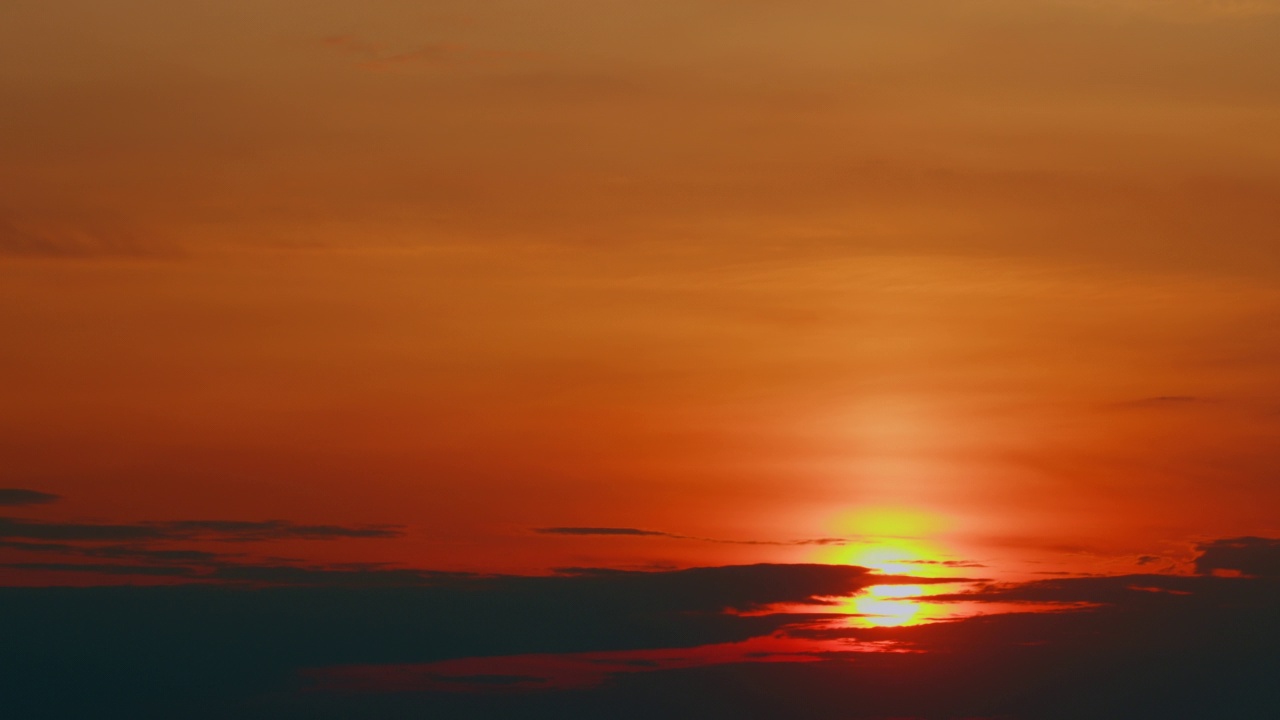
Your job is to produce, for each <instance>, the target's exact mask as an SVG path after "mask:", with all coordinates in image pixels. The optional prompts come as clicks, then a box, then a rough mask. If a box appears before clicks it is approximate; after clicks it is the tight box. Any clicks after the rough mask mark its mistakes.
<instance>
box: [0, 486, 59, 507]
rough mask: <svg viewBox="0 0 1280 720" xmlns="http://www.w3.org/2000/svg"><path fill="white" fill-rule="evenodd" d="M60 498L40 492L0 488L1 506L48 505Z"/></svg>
mask: <svg viewBox="0 0 1280 720" xmlns="http://www.w3.org/2000/svg"><path fill="white" fill-rule="evenodd" d="M59 499H60V498H59V496H57V495H53V494H51V493H46V492H40V491H38V490H24V489H22V488H0V506H2V505H9V506H13V505H47V504H49V503H52V502H57V501H58V500H59Z"/></svg>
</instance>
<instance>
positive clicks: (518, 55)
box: [321, 35, 537, 72]
mask: <svg viewBox="0 0 1280 720" xmlns="http://www.w3.org/2000/svg"><path fill="white" fill-rule="evenodd" d="M321 42H322V43H323V44H324V45H325V46H326V47H329V48H331V49H333V50H335V51H337V52H340V53H342V54H344V55H348V56H351V57H353V58H356V59H357V60H358V61H359V67H361V68H363V69H365V70H371V71H377V72H387V71H396V70H409V69H413V68H439V67H448V66H465V65H485V64H493V63H503V62H511V61H519V60H532V59H536V58H537V55H536V54H534V53H528V52H520V51H504V50H490V49H483V48H474V47H471V46H468V45H464V44H461V43H428V44H424V45H418V46H415V47H411V48H407V49H402V50H397V49H393V48H390V47H387V46H385V45H383V44H381V43H375V42H371V41H368V40H364V39H362V38H359V37H356V36H354V35H331V36H329V37H326V38H323V39H322V40H321Z"/></svg>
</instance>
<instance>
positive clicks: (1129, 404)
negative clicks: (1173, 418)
mask: <svg viewBox="0 0 1280 720" xmlns="http://www.w3.org/2000/svg"><path fill="white" fill-rule="evenodd" d="M1218 402H1220V401H1219V400H1218V399H1216V398H1206V397H1198V396H1195V395H1157V396H1155V397H1147V398H1138V399H1137V400H1129V401H1126V402H1122V403H1118V404H1117V405H1116V407H1120V408H1131V409H1135V410H1140V409H1144V408H1146V409H1161V408H1166V409H1175V408H1187V407H1195V406H1197V405H1211V404H1216V403H1218Z"/></svg>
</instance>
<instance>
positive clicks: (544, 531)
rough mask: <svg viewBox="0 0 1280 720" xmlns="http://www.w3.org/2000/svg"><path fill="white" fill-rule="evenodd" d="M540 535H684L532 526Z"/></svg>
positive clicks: (593, 528) (638, 530)
mask: <svg viewBox="0 0 1280 720" xmlns="http://www.w3.org/2000/svg"><path fill="white" fill-rule="evenodd" d="M533 531H534V532H536V533H538V534H540V535H629V536H638V537H669V538H682V539H683V538H685V537H686V536H684V535H673V534H671V533H665V532H658V531H657V530H641V529H639V528H626V527H544V528H534V530H533Z"/></svg>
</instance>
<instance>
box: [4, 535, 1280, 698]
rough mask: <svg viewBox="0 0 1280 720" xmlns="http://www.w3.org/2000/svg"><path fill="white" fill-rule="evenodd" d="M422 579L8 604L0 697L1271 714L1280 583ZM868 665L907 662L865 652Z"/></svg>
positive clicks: (793, 570) (110, 590)
mask: <svg viewBox="0 0 1280 720" xmlns="http://www.w3.org/2000/svg"><path fill="white" fill-rule="evenodd" d="M1207 545H1208V544H1207ZM121 567H125V566H121ZM295 570H296V569H293V568H285V569H280V568H267V567H265V566H264V567H263V568H261V569H260V570H259V571H258V572H261V573H264V575H263V576H262V577H261V578H260V579H264V578H265V579H267V580H270V581H272V582H274V581H281V580H283V581H286V582H288V581H290V579H289V578H287V577H285V576H284V575H275V576H273V577H269V578H268V577H266V575H265V574H267V573H273V572H278V573H287V572H293V571H295ZM311 570H329V571H333V572H336V573H343V572H345V573H349V574H351V575H353V576H354V575H359V574H362V573H364V574H368V575H370V576H377V575H378V574H379V573H384V572H387V570H386V569H385V568H380V567H374V566H369V567H364V568H361V567H348V568H342V567H333V568H327V569H323V568H313V569H311ZM157 572H173V573H174V575H173V577H175V578H176V579H186V578H184V577H183V576H181V574H179V573H178V572H177V571H157ZM391 572H396V571H391ZM418 577H419V578H422V577H427V575H420V576H418ZM430 577H431V578H432V581H431V582H429V583H426V584H415V585H412V586H379V585H377V584H376V583H357V584H348V585H344V586H340V587H334V586H324V585H319V584H307V583H310V579H309V578H307V577H305V576H297V577H295V578H294V579H296V580H300V581H303V583H304V586H290V587H262V586H260V585H255V586H254V587H252V588H246V587H241V586H236V587H232V586H226V585H216V584H185V585H180V586H172V585H170V586H163V587H149V588H144V587H99V588H0V605H3V606H4V607H5V609H6V612H5V613H3V614H0V637H4V638H5V643H4V645H3V649H0V693H3V695H4V697H5V698H6V710H7V711H11V712H13V713H15V714H16V715H18V716H50V717H54V716H57V717H91V716H104V715H110V716H122V717H123V716H131V717H148V716H149V717H165V716H169V717H171V716H174V715H175V714H178V715H183V716H186V717H196V716H198V717H202V718H208V719H209V720H214V719H220V718H230V717H235V718H238V719H243V720H266V719H267V718H271V719H272V720H293V719H295V718H305V717H360V718H369V719H370V720H382V719H383V718H388V719H389V718H395V717H448V718H453V719H455V720H467V719H469V718H491V717H502V718H510V719H513V720H526V719H527V720H533V719H534V718H545V717H610V718H617V719H619V720H639V719H640V718H652V717H664V718H669V719H671V720H682V719H685V718H688V719H690V720H691V719H693V718H698V719H699V720H702V719H703V718H706V717H757V718H764V719H771V718H789V717H797V716H803V717H805V718H809V719H810V720H837V718H838V719H841V720H852V719H870V718H888V717H918V718H944V717H974V718H996V717H1000V718H1028V719H1030V718H1045V719H1046V720H1048V719H1051V718H1076V717H1098V718H1129V717H1215V718H1236V717H1239V718H1248V717H1269V716H1271V715H1272V714H1274V713H1272V712H1271V711H1272V710H1276V709H1280V688H1277V686H1276V685H1275V683H1274V682H1272V680H1273V679H1274V676H1275V673H1276V671H1277V670H1280V667H1278V666H1280V659H1277V657H1276V655H1275V647H1276V646H1277V644H1278V643H1280V625H1277V624H1276V622H1275V618H1274V616H1275V607H1277V603H1278V601H1280V583H1276V582H1274V581H1272V580H1270V579H1266V578H1261V579H1249V578H1221V577H1209V576H1162V575H1134V576H1124V577H1112V578H1066V579H1060V580H1052V581H1040V582H1032V583H1025V584H1012V585H1003V586H994V585H993V586H989V587H987V588H984V590H983V593H982V594H984V595H987V596H991V597H995V596H1001V597H1003V598H1005V599H1009V598H1017V597H1021V598H1027V599H1032V600H1036V601H1039V600H1044V599H1050V600H1055V601H1065V600H1090V601H1094V602H1095V603H1098V605H1097V606H1095V607H1093V608H1092V609H1088V610H1080V611H1071V612H1048V613H1044V612H1023V613H1014V614H1008V615H989V616H983V617H975V618H972V619H967V620H958V621H952V622H944V623H936V624H932V625H925V626H920V627H903V628H853V627H848V626H847V624H845V623H842V622H839V621H838V620H837V621H835V622H833V621H832V620H831V618H832V616H830V615H821V614H816V613H794V612H792V613H767V612H764V610H765V609H766V608H768V607H769V606H771V605H774V604H776V603H779V602H782V603H807V604H817V603H821V602H823V600H824V599H825V598H828V597H831V596H834V595H842V594H849V593H852V592H856V591H857V590H859V589H861V588H864V587H866V586H868V585H869V584H880V583H882V582H883V579H882V578H881V577H880V576H876V575H874V574H873V573H870V572H868V571H867V570H866V569H864V568H851V567H848V566H824V565H748V566H730V567H713V568H690V569H686V570H676V571H666V572H632V571H619V570H608V569H596V570H594V571H589V572H588V571H583V572H581V573H579V574H574V575H567V576H552V577H514V576H462V575H451V574H448V573H442V574H431V575H430ZM902 580H903V581H906V580H907V579H906V578H903V579H902ZM414 582H417V581H416V580H415V581H414ZM956 595H957V596H959V595H962V594H956ZM1102 603H1105V604H1102ZM815 643H816V644H815ZM877 646H879V647H880V649H891V650H892V649H897V650H910V652H867V651H866V650H872V649H876V647H877ZM859 648H860V649H861V650H862V651H858V650H859ZM588 666H589V667H591V668H594V670H586V671H584V670H583V668H587V667H588ZM583 672H586V673H587V675H585V676H583V675H581V673H583ZM565 673H579V675H577V676H576V677H579V678H580V679H581V678H582V677H588V678H594V680H593V681H592V682H590V683H586V684H583V683H581V682H577V683H575V682H569V681H568V680H572V677H570V676H569V675H565ZM362 678H363V679H362ZM424 679H425V680H426V681H427V682H428V684H429V687H424V686H423V685H422V683H423V681H424ZM366 680H373V681H376V682H373V683H369V682H365V681H366ZM338 681H341V682H338ZM326 682H329V683H330V684H329V685H326V684H325V683H326ZM397 682H398V683H401V686H399V690H398V691H396V692H390V691H387V692H383V691H382V690H385V689H386V688H387V687H389V686H388V685H387V683H391V684H392V686H394V685H395V683H397ZM334 683H336V684H334ZM344 683H346V684H344ZM351 683H355V684H354V685H353V684H351ZM379 683H381V685H379ZM431 683H434V685H431ZM557 687H558V688H562V689H560V690H556V689H555V688H557ZM379 688H382V690H379ZM432 688H434V690H432ZM537 688H540V689H539V690H538V691H537V692H534V693H530V692H526V691H527V690H531V689H537ZM362 689H363V690H364V691H363V692H362V691H361V690H362ZM415 689H416V690H419V691H421V690H432V691H430V692H415ZM711 709H713V710H711Z"/></svg>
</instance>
